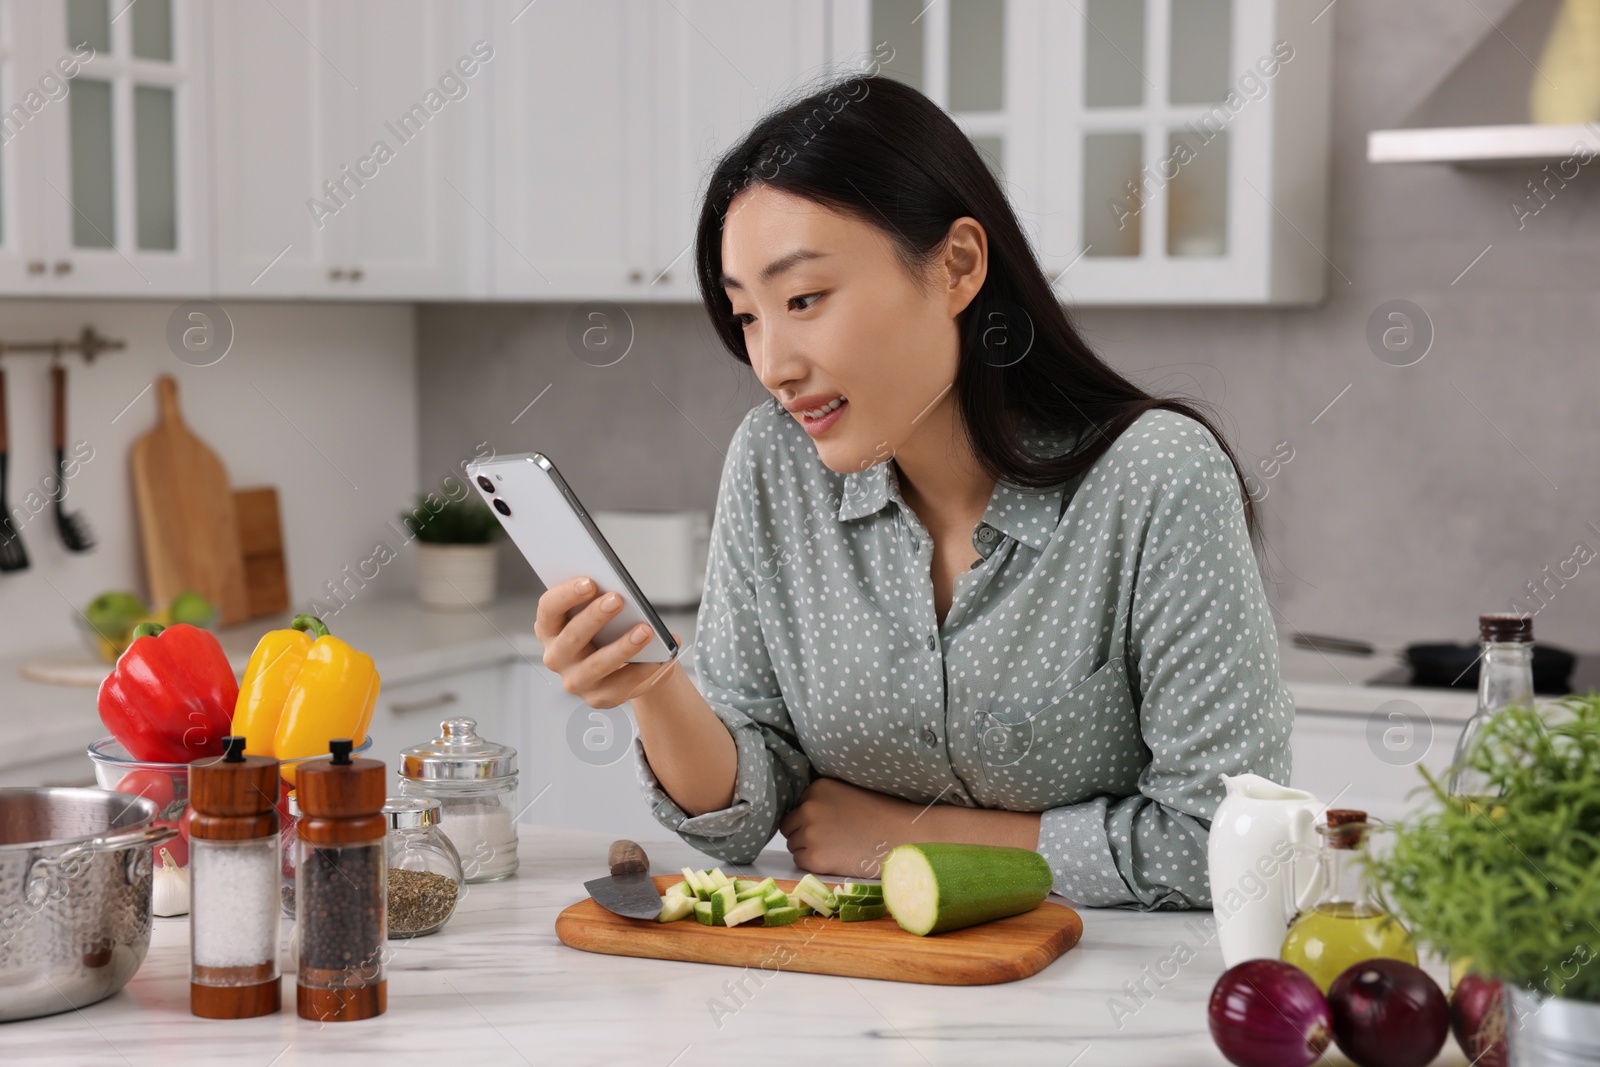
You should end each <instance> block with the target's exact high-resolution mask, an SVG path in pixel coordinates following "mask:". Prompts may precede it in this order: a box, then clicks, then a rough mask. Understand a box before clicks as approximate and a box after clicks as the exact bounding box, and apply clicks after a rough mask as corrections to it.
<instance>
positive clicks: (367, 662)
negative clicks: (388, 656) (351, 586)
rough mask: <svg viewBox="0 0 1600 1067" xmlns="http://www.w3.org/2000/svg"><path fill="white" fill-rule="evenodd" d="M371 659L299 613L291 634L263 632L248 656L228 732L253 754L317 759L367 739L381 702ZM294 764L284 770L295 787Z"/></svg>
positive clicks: (310, 617)
mask: <svg viewBox="0 0 1600 1067" xmlns="http://www.w3.org/2000/svg"><path fill="white" fill-rule="evenodd" d="M379 684H380V680H379V678H378V671H377V668H376V667H375V666H374V665H373V662H372V657H371V656H369V655H367V654H366V653H365V652H358V651H356V650H355V649H353V648H351V647H350V646H349V645H348V644H346V643H345V642H343V641H341V640H339V639H338V638H337V637H334V636H332V635H331V634H329V633H328V628H327V626H325V625H323V622H322V620H321V619H318V618H316V617H314V616H311V615H296V616H295V617H294V622H293V623H292V624H291V628H290V629H287V630H273V631H271V632H269V633H267V634H265V635H264V636H263V637H262V638H261V640H260V641H259V642H258V643H257V644H256V648H255V651H254V652H252V653H251V654H250V662H249V664H248V665H247V666H246V667H245V671H244V681H243V682H241V683H240V685H239V702H238V704H237V705H235V707H234V711H233V732H234V733H235V734H238V735H243V737H244V739H245V749H244V750H245V752H246V753H247V754H249V755H252V756H275V757H277V758H278V759H282V760H290V759H300V758H303V757H306V756H320V755H323V754H325V753H326V752H327V751H328V742H329V741H331V740H333V739H334V738H341V737H348V738H350V740H351V741H352V742H354V743H355V744H356V745H360V744H361V743H362V742H363V741H364V740H366V735H367V727H368V726H369V725H371V723H372V709H373V708H374V707H376V706H377V703H378V687H379ZM294 770H295V765H294V764H292V763H285V764H284V765H283V778H284V780H285V781H286V782H288V783H289V784H290V785H291V786H293V785H294Z"/></svg>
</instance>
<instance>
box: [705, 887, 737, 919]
mask: <svg viewBox="0 0 1600 1067" xmlns="http://www.w3.org/2000/svg"><path fill="white" fill-rule="evenodd" d="M738 902H739V901H738V898H737V897H736V896H735V895H734V892H733V886H732V885H725V886H723V887H722V888H721V889H719V890H717V891H716V892H715V893H712V894H711V900H710V904H711V922H712V925H713V926H716V925H720V924H721V923H722V921H723V920H724V919H725V918H726V917H727V914H728V912H730V911H732V910H733V909H734V907H735V905H737V904H738Z"/></svg>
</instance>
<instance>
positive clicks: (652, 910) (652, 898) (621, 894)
mask: <svg viewBox="0 0 1600 1067" xmlns="http://www.w3.org/2000/svg"><path fill="white" fill-rule="evenodd" d="M606 862H607V863H608V864H609V865H610V867H611V875H610V877H608V878H594V879H591V880H589V881H587V882H585V883H583V888H585V889H587V890H588V891H589V895H590V896H591V897H593V898H594V900H595V903H596V904H599V905H600V906H601V907H602V908H605V909H606V910H607V911H609V912H613V913H615V914H617V915H621V916H624V917H626V918H629V919H654V918H655V917H656V916H658V915H660V914H661V894H660V893H658V892H656V884H655V882H653V881H651V879H650V857H648V856H646V855H645V854H644V849H642V848H640V847H639V846H638V845H637V844H635V843H634V842H632V841H629V840H627V839H626V838H622V839H619V840H617V841H613V842H612V843H611V851H610V852H609V853H608V854H607V855H606Z"/></svg>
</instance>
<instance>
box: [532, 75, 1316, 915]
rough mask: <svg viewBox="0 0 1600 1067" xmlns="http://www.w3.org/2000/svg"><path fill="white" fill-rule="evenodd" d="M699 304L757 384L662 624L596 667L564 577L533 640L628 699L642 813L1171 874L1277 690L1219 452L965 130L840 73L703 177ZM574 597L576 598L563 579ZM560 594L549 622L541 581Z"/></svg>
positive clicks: (1168, 889) (1244, 755) (842, 870)
mask: <svg viewBox="0 0 1600 1067" xmlns="http://www.w3.org/2000/svg"><path fill="white" fill-rule="evenodd" d="M695 258H696V272H697V275H698V278H699V282H700V290H701V293H702V295H703V298H704V301H705V305H706V309H707V311H708V312H709V314H710V316H711V321H712V324H713V326H714V327H715V329H716V330H717V332H718V335H719V336H720V337H721V339H722V341H723V343H724V344H725V345H726V346H727V348H728V350H729V351H730V352H732V353H733V354H734V356H735V357H736V358H738V359H739V360H741V361H742V362H745V363H747V364H749V366H750V367H751V368H752V369H753V370H754V372H755V374H756V376H757V378H759V380H760V381H761V384H762V385H763V386H765V387H766V388H767V390H768V391H770V392H771V393H772V400H770V401H767V402H764V403H762V404H760V405H758V406H757V407H756V408H754V409H753V410H752V411H750V412H749V413H748V414H747V415H746V416H745V418H744V421H743V422H742V423H741V424H740V426H739V428H738V430H737V431H736V432H735V433H734V436H733V440H732V442H731V443H730V445H729V448H728V453H727V462H726V465H725V467H724V469H723V474H722V482H721V488H720V490H719V493H718V497H717V510H716V518H715V521H714V524H713V532H712V547H711V552H710V558H709V561H708V565H707V579H706V591H705V596H704V599H703V601H702V603H701V605H700V610H699V616H698V622H697V629H696V633H695V639H694V645H693V655H694V662H695V667H696V670H697V672H698V676H699V686H700V688H699V690H697V689H696V687H695V685H694V684H693V683H692V682H691V681H690V680H689V679H688V677H687V675H686V674H685V672H684V671H683V669H682V667H681V665H679V664H678V663H676V662H675V663H673V664H671V665H668V666H667V667H665V668H663V667H662V666H661V665H659V664H628V663H627V659H628V657H629V655H630V654H632V652H633V651H634V650H635V649H636V648H637V644H635V643H634V642H642V641H643V640H645V639H646V637H647V633H646V632H643V631H647V627H640V628H639V629H640V631H641V632H638V633H630V634H629V635H626V636H624V637H623V638H621V639H619V640H617V641H615V642H612V643H611V644H609V645H607V646H606V647H604V648H598V649H597V648H596V647H595V646H594V644H593V643H592V641H591V638H592V637H593V636H594V634H595V633H596V632H597V631H598V629H599V628H600V626H601V625H602V624H603V623H604V622H605V621H606V620H607V619H608V618H609V617H610V615H611V614H612V613H614V611H615V610H616V605H615V604H614V603H613V598H612V597H610V596H603V597H600V598H599V599H595V590H594V588H593V585H592V583H590V582H588V581H587V580H586V579H579V580H578V581H575V582H571V583H566V584H564V585H561V586H557V587H555V588H552V589H550V590H549V591H548V592H546V593H545V594H544V596H543V597H541V599H540V602H539V613H538V624H537V631H538V635H539V637H540V639H541V640H542V641H543V642H544V646H545V655H544V661H545V664H546V665H547V666H548V667H550V668H551V669H552V670H556V671H559V672H560V673H561V675H562V679H563V683H564V685H565V687H566V689H567V691H568V692H571V693H574V694H577V695H579V696H581V697H583V699H584V700H585V701H587V702H588V703H589V704H590V705H592V706H595V707H602V708H604V707H614V706H615V705H617V704H619V703H621V702H623V701H624V700H628V701H631V702H632V704H633V710H634V715H635V718H636V720H637V722H638V729H639V741H640V745H639V747H638V748H637V749H636V756H637V759H638V766H639V771H640V776H641V780H642V781H643V783H644V785H645V788H646V789H647V791H648V792H649V794H650V796H651V798H652V803H653V808H654V813H655V815H656V817H657V818H658V819H659V820H661V822H662V823H664V824H665V825H666V826H668V827H669V828H671V829H673V830H675V831H676V832H677V833H678V834H679V835H681V836H682V837H683V839H684V840H686V841H688V842H689V843H691V844H693V845H694V846H695V847H696V848H699V849H701V850H702V851H705V852H707V853H710V854H711V855H714V856H717V857H720V858H722V859H723V860H725V861H727V862H729V863H734V864H739V863H746V862H749V861H750V860H751V859H753V858H754V857H755V855H756V854H757V852H758V851H760V849H761V848H762V847H763V846H764V845H766V844H767V842H769V841H770V840H771V838H772V835H773V833H774V831H781V832H782V833H783V835H784V837H785V839H786V840H787V843H788V847H789V850H790V851H791V852H792V853H793V854H794V858H795V862H796V863H797V864H798V865H799V866H800V867H801V868H803V869H806V870H811V871H817V872H819V873H827V874H830V875H834V876H843V877H870V876H874V875H876V874H877V872H878V861H879V860H880V859H881V858H882V857H883V855H884V854H885V853H886V852H887V851H888V849H889V848H892V847H893V846H894V845H897V844H900V843H902V842H906V841H931V840H945V841H964V842H981V843H991V844H1004V845H1015V846H1018V847H1022V848H1028V849H1036V850H1037V851H1038V852H1040V853H1041V854H1042V855H1043V856H1044V857H1045V858H1046V859H1047V860H1048V861H1049V863H1050V866H1051V869H1052V870H1053V871H1054V873H1055V885H1054V888H1055V890H1056V891H1057V892H1059V893H1061V894H1063V895H1065V896H1067V897H1069V898H1071V899H1073V900H1075V901H1077V902H1079V903H1081V904H1085V905H1104V906H1132V907H1141V908H1178V907H1206V906H1209V904H1210V899H1211V898H1210V888H1209V886H1208V884H1207V876H1206V835H1207V831H1208V825H1209V822H1208V821H1209V819H1210V817H1211V814H1212V813H1213V811H1214V810H1215V808H1216V805H1217V803H1218V801H1219V800H1220V799H1221V796H1222V786H1221V782H1220V780H1219V777H1218V776H1219V775H1220V774H1222V773H1224V772H1226V773H1235V774H1237V773H1242V772H1245V771H1254V772H1257V773H1259V774H1262V775H1265V776H1267V777H1270V778H1273V779H1276V780H1278V781H1286V780H1287V778H1288V774H1289V747H1288V742H1289V730H1290V726H1291V723H1292V719H1293V714H1294V709H1293V704H1292V702H1291V699H1290V696H1289V693H1288V690H1287V689H1286V688H1285V686H1284V685H1283V683H1282V682H1281V681H1280V680H1279V677H1278V658H1277V639H1276V632H1275V629H1274V627H1273V624H1272V619H1271V616H1270V613H1269V609H1268V605H1267V601H1266V597H1265V595H1264V593H1263V590H1262V585H1261V579H1260V575H1259V573H1258V571H1257V568H1256V562H1255V557H1254V555H1253V553H1252V538H1253V535H1254V532H1255V530H1254V527H1255V517H1254V513H1253V509H1252V507H1251V502H1250V500H1249V499H1248V494H1246V493H1243V492H1242V489H1243V484H1244V483H1243V479H1242V476H1241V474H1240V472H1239V469H1238V464H1237V462H1236V461H1235V460H1234V458H1233V454H1232V452H1231V451H1230V450H1229V449H1228V446H1227V445H1226V444H1225V443H1224V442H1223V440H1222V437H1221V435H1220V434H1219V433H1218V432H1217V430H1216V428H1215V427H1214V426H1213V425H1212V423H1211V422H1210V421H1208V420H1207V419H1206V418H1205V417H1204V415H1202V414H1201V413H1200V412H1199V411H1198V410H1196V408H1195V407H1193V406H1192V405H1190V404H1188V403H1185V402H1183V401H1181V400H1175V399H1160V398H1155V397H1152V396H1150V395H1148V394H1147V393H1145V392H1144V391H1143V390H1141V389H1140V388H1139V387H1138V386H1137V385H1135V384H1133V383H1132V382H1130V381H1129V380H1127V379H1126V378H1124V377H1123V376H1122V375H1120V374H1118V373H1117V372H1116V371H1114V370H1113V369H1112V368H1111V367H1109V366H1108V365H1107V364H1105V363H1104V362H1102V361H1101V360H1100V359H1099V358H1098V357H1097V356H1096V355H1095V354H1094V353H1093V352H1091V351H1090V350H1089V348H1088V347H1087V346H1086V345H1085V344H1084V342H1083V340H1082V339H1081V338H1080V337H1079V336H1078V334H1077V333H1076V332H1075V331H1074V329H1073V327H1072V326H1071V324H1070V323H1069V321H1068V318H1067V316H1066V314H1065V313H1064V311H1063V310H1062V308H1061V307H1060V305H1059V304H1058V303H1057V300H1056V297H1055V294H1054V293H1053V292H1052V290H1051V288H1050V285H1049V283H1048V282H1047V281H1046V279H1045V278H1044V277H1043V275H1042V273H1041V271H1040V269H1039V266H1038V264H1037V263H1036V262H1035V260H1034V257H1033V254H1032V252H1031V250H1030V248H1029V246H1028V244H1027V241H1026V239H1025V238H1024V237H1023V235H1022V232H1021V230H1020V228H1019V227H1018V224H1017V221H1016V218H1015V216H1014V214H1013V213H1012V210H1011V208H1010V206H1009V205H1008V204H1007V202H1006V199H1005V196H1004V194H1003V193H1002V192H1001V190H1000V188H999V186H998V185H997V183H996V182H995V180H994V178H993V176H992V175H991V174H990V172H989V170H988V169H987V167H986V166H985V165H984V163H983V162H982V160H981V159H980V157H979V156H978V154H977V152H976V151H975V150H974V149H973V146H972V144H971V142H970V141H968V140H967V138H966V137H965V136H964V135H963V134H962V133H961V131H960V130H959V129H957V127H956V126H955V124H954V123H953V122H952V121H951V120H950V119H949V117H948V116H946V115H945V114H944V112H942V111H941V110H940V109H939V108H938V107H936V106H935V105H934V104H933V103H931V102H930V101H929V100H928V99H927V98H925V97H923V96H922V95H921V94H919V93H918V92H916V91H915V90H913V89H910V88H907V87H906V86H904V85H901V84H900V83H898V82H894V81H890V80H887V79H883V78H878V77H852V78H848V79H845V80H843V81H840V82H838V83H836V84H834V85H833V86H831V87H829V88H825V89H823V90H821V91H820V92H817V93H815V94H813V95H811V96H809V97H807V98H806V99H803V100H800V101H799V102H797V103H795V104H793V105H791V106H788V107H786V108H783V109H781V110H779V111H777V112H775V113H774V114H772V115H770V116H768V117H767V118H766V119H764V120H763V121H762V122H761V123H760V124H759V125H757V126H756V127H755V129H754V130H752V131H751V132H750V133H749V135H748V136H746V137H745V138H744V140H743V141H741V142H740V143H739V144H738V145H736V146H735V147H734V148H733V149H732V150H731V151H729V152H728V153H727V154H726V155H725V156H724V157H723V158H722V160H721V161H720V163H719V164H718V166H717V167H716V170H715V172H714V173H713V174H712V176H711V180H710V184H709V187H708V192H707V195H706V200H705V204H704V207H703V210H702V212H701V216H700V221H699V228H698V236H697V241H696V249H695ZM586 603H587V606H583V605H585V604H586ZM579 607H582V610H581V611H579V612H578V613H577V614H575V615H574V616H573V618H572V619H571V621H567V613H568V612H569V611H572V610H573V609H575V608H579Z"/></svg>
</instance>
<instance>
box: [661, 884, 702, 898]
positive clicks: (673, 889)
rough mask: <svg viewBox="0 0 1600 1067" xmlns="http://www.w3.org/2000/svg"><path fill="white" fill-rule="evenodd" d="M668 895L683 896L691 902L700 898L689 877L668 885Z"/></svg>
mask: <svg viewBox="0 0 1600 1067" xmlns="http://www.w3.org/2000/svg"><path fill="white" fill-rule="evenodd" d="M667 896H669V897H672V896H678V897H683V898H684V899H685V900H688V901H691V902H693V901H696V900H699V899H700V898H699V897H698V896H696V895H695V891H694V886H692V885H690V884H689V882H688V880H687V879H685V880H684V881H682V882H673V883H672V884H671V885H669V886H667Z"/></svg>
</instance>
